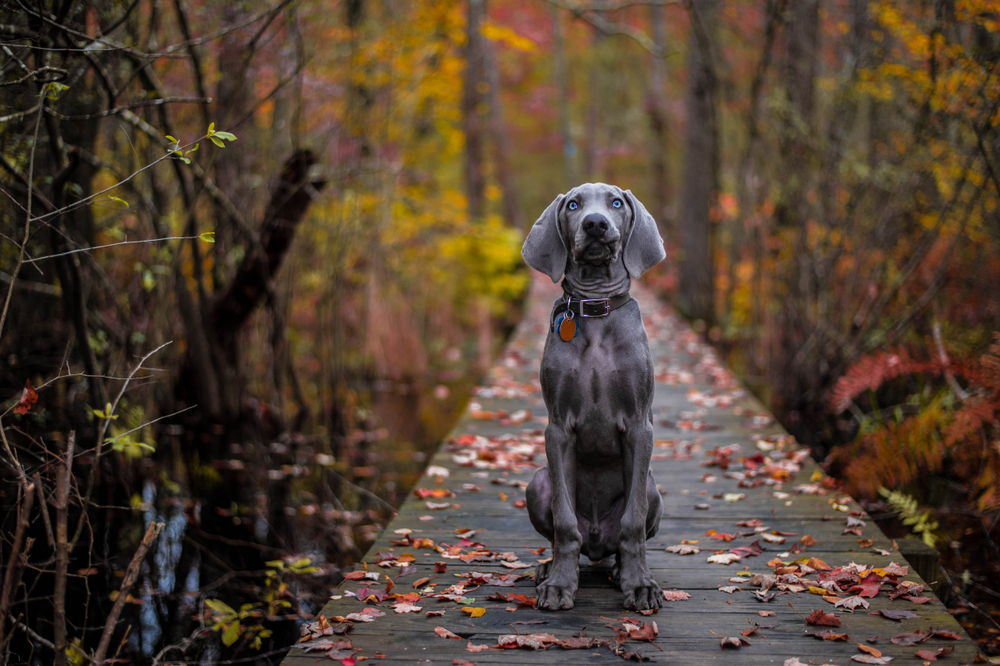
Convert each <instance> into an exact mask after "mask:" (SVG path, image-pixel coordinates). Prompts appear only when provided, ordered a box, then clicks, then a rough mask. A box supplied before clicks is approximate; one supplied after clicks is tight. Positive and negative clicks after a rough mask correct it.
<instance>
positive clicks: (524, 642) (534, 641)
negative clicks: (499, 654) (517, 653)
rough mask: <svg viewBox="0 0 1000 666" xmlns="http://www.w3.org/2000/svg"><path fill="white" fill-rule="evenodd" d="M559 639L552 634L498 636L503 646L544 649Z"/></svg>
mask: <svg viewBox="0 0 1000 666" xmlns="http://www.w3.org/2000/svg"><path fill="white" fill-rule="evenodd" d="M558 642H559V639H558V638H556V637H555V636H553V635H552V634H504V635H502V636H498V637H497V645H499V646H500V647H502V648H529V649H532V650H543V649H545V648H546V647H548V646H549V645H552V644H553V643H558Z"/></svg>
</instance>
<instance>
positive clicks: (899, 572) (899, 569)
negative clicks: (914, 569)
mask: <svg viewBox="0 0 1000 666" xmlns="http://www.w3.org/2000/svg"><path fill="white" fill-rule="evenodd" d="M882 571H884V572H885V573H886V574H891V575H894V576H905V575H906V574H908V573H909V572H910V567H909V566H900V565H898V564H896V563H895V562H889V566H887V567H882Z"/></svg>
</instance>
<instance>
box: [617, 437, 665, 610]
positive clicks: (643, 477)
mask: <svg viewBox="0 0 1000 666" xmlns="http://www.w3.org/2000/svg"><path fill="white" fill-rule="evenodd" d="M622 438H623V440H624V441H623V444H624V446H622V469H623V470H624V474H625V498H626V500H625V511H624V513H623V514H622V521H621V531H620V532H619V542H618V556H619V562H618V566H619V569H618V575H619V585H620V586H621V590H622V593H623V594H624V597H625V598H624V600H623V603H622V605H623V606H624V607H625V608H626V609H628V610H648V609H650V608H659V607H660V605H661V604H662V603H663V593H662V591H661V590H660V586H659V584H657V582H656V580H654V579H653V575H652V573H650V571H649V565H648V564H647V562H646V536H647V532H648V531H649V530H648V525H647V523H648V519H649V517H648V512H649V496H648V494H647V479H648V478H649V461H650V459H651V458H652V455H653V426H652V424H651V423H650V422H649V421H646V420H642V421H640V422H639V423H636V424H633V425H631V427H627V428H626V431H625V433H624V434H623V436H622Z"/></svg>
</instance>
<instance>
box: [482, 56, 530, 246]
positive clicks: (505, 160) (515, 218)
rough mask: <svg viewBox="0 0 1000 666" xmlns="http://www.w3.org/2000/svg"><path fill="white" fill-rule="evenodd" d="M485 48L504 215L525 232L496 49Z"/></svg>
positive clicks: (513, 225)
mask: <svg viewBox="0 0 1000 666" xmlns="http://www.w3.org/2000/svg"><path fill="white" fill-rule="evenodd" d="M484 46H485V53H486V60H487V71H488V83H489V86H490V98H489V100H490V134H491V135H492V136H491V139H492V142H493V158H494V160H495V161H496V167H497V180H498V181H500V190H501V192H503V215H504V219H505V220H506V221H507V224H509V225H511V226H512V227H514V228H515V229H524V228H525V224H524V217H523V216H522V215H521V209H520V208H518V205H517V186H516V184H515V183H514V174H513V173H511V171H510V157H509V155H508V150H507V147H508V146H509V144H510V142H509V141H508V139H507V125H506V124H505V123H504V121H503V113H502V110H501V107H500V67H499V65H498V64H497V52H496V47H495V46H494V45H493V44H491V43H489V42H486V43H485V44H484Z"/></svg>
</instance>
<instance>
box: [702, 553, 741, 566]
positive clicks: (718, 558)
mask: <svg viewBox="0 0 1000 666" xmlns="http://www.w3.org/2000/svg"><path fill="white" fill-rule="evenodd" d="M740 559H742V558H740V556H739V555H735V554H733V553H719V554H718V555H710V556H709V558H708V562H710V563H712V564H732V563H733V562H739V561H740Z"/></svg>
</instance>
